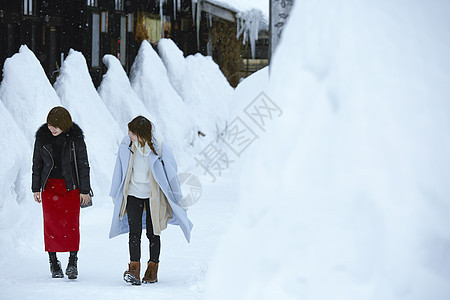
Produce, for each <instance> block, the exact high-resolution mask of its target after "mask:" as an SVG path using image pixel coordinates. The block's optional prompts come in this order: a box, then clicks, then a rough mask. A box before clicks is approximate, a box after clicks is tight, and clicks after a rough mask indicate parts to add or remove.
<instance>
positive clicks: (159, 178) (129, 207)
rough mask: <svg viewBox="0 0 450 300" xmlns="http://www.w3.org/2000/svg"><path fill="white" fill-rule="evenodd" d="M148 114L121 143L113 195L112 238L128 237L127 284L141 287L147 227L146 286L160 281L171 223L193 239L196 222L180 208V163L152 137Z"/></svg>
mask: <svg viewBox="0 0 450 300" xmlns="http://www.w3.org/2000/svg"><path fill="white" fill-rule="evenodd" d="M152 129H153V128H152V124H151V122H150V121H149V120H148V119H146V118H145V117H143V116H138V117H136V118H134V119H133V120H132V121H131V122H130V123H129V124H128V136H126V137H125V138H124V139H123V141H122V143H121V144H120V145H119V151H118V154H117V161H116V166H115V168H114V174H113V179H112V184H111V191H110V196H111V197H112V198H113V200H114V214H113V218H112V224H111V230H110V233H109V237H110V238H112V237H115V236H117V235H119V234H123V233H129V241H128V244H129V251H130V263H129V265H128V270H126V271H125V272H124V280H125V281H126V282H128V283H131V284H133V285H140V284H141V280H140V258H141V234H142V229H145V228H146V232H147V238H148V239H149V249H150V260H149V261H148V264H147V270H146V271H145V275H144V277H143V278H142V282H143V283H153V282H157V281H158V279H157V272H158V265H159V254H160V249H161V242H160V234H161V231H162V230H164V229H165V228H166V227H167V224H173V225H178V226H180V228H181V229H182V231H183V233H184V236H185V238H186V240H187V241H188V242H189V241H190V234H191V230H192V223H191V222H190V221H189V219H188V217H187V213H186V211H185V210H184V209H183V208H182V207H181V206H180V205H179V203H180V201H181V200H182V193H181V188H180V184H179V182H178V179H177V164H176V161H175V158H174V156H173V154H172V151H171V149H170V148H169V147H168V146H167V145H166V144H165V143H162V142H161V141H156V140H155V139H154V137H153V134H152Z"/></svg>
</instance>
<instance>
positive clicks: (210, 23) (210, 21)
mask: <svg viewBox="0 0 450 300" xmlns="http://www.w3.org/2000/svg"><path fill="white" fill-rule="evenodd" d="M212 17H213V16H212V15H211V14H208V21H209V27H212Z"/></svg>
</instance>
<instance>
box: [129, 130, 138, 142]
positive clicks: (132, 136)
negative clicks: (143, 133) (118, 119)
mask: <svg viewBox="0 0 450 300" xmlns="http://www.w3.org/2000/svg"><path fill="white" fill-rule="evenodd" d="M128 136H129V137H130V140H132V141H133V142H136V141H137V139H138V138H137V135H135V134H134V133H132V132H131V131H129V130H128Z"/></svg>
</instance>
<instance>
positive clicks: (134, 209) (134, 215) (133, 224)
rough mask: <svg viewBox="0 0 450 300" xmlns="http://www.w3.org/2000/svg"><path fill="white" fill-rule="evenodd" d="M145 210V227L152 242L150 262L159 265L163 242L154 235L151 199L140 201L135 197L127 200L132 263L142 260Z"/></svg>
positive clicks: (129, 197)
mask: <svg viewBox="0 0 450 300" xmlns="http://www.w3.org/2000/svg"><path fill="white" fill-rule="evenodd" d="M144 208H145V211H146V220H145V221H146V222H145V224H146V225H145V226H146V228H147V238H148V240H149V242H150V261H152V262H155V263H158V262H159V253H160V251H161V240H160V238H159V235H155V234H153V225H152V218H151V213H150V203H149V199H148V198H147V199H140V198H136V197H134V196H128V198H127V214H128V225H129V226H130V234H129V240H128V246H129V248H130V261H140V260H141V235H142V213H143V211H144Z"/></svg>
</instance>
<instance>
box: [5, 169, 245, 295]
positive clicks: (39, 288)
mask: <svg viewBox="0 0 450 300" xmlns="http://www.w3.org/2000/svg"><path fill="white" fill-rule="evenodd" d="M30 198H31V197H30ZM235 199H236V197H235V195H234V191H233V188H232V183H231V181H230V180H227V179H226V178H222V179H221V180H220V181H217V182H215V183H214V184H209V185H206V186H203V191H202V196H201V198H200V200H199V202H197V203H196V204H195V205H194V206H192V207H191V208H190V209H189V211H188V214H189V217H190V219H191V220H192V222H193V223H194V228H193V231H192V239H191V243H190V244H188V243H187V242H186V240H185V239H184V237H183V234H182V232H181V230H180V229H179V228H178V227H176V226H172V225H169V227H168V228H167V229H166V230H165V231H163V233H162V235H161V240H162V247H161V257H160V267H159V272H158V282H157V283H155V284H146V285H141V286H131V285H129V284H127V283H126V282H124V281H123V279H122V274H123V272H124V270H125V269H126V268H127V264H128V259H129V256H128V235H121V236H119V237H116V238H114V239H108V234H109V226H110V221H111V213H112V201H111V199H109V198H108V199H106V198H100V197H97V198H94V206H93V207H91V208H87V209H83V210H82V211H81V244H80V252H79V261H78V270H79V276H78V279H76V280H69V279H68V278H67V276H65V277H64V278H63V279H53V278H51V274H50V271H49V264H48V255H47V253H46V252H44V244H43V243H42V248H41V249H30V250H29V251H28V253H21V252H22V251H19V253H17V254H16V259H15V260H14V261H10V262H9V263H7V266H6V268H5V269H3V270H1V271H0V291H1V292H0V294H1V298H2V299H144V297H145V298H151V299H177V298H180V299H181V298H182V299H203V298H204V280H205V277H206V272H207V269H208V264H209V262H210V260H211V258H212V257H213V255H214V252H215V249H216V247H217V244H218V242H219V240H220V237H221V236H222V234H223V233H224V231H225V230H226V229H227V226H228V225H229V223H230V219H231V216H232V215H233V212H234V210H233V208H234V207H235V206H236V205H235V204H236V200H235ZM36 205H39V204H37V203H36ZM12 256H13V255H12ZM58 259H59V260H60V261H61V264H62V267H63V270H65V268H66V265H67V259H68V253H59V254H58ZM147 260H148V240H147V238H146V236H145V231H144V232H143V235H142V259H141V273H142V274H143V272H144V271H145V267H146V266H145V262H146V261H147ZM142 269H144V270H142ZM141 276H142V275H141Z"/></svg>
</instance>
